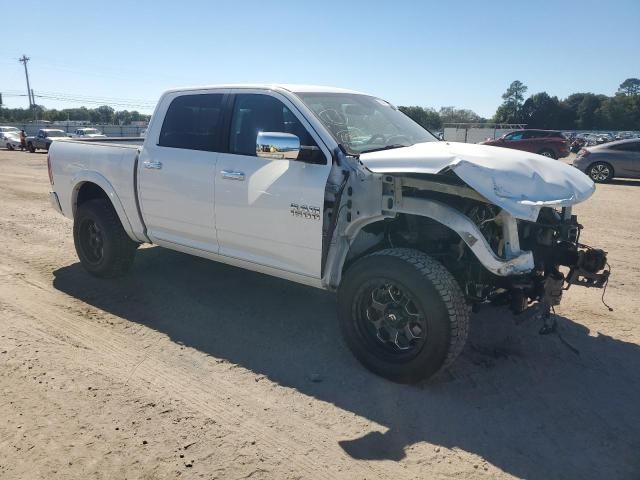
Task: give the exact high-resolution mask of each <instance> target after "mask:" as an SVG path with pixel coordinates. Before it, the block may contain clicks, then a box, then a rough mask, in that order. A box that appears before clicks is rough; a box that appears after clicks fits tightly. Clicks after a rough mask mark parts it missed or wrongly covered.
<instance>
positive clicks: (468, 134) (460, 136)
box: [444, 127, 518, 143]
mask: <svg viewBox="0 0 640 480" xmlns="http://www.w3.org/2000/svg"><path fill="white" fill-rule="evenodd" d="M517 128H518V127H514V128H478V127H444V139H445V140H447V141H449V142H462V143H478V142H482V141H483V140H486V139H487V138H498V137H500V136H502V135H504V134H505V133H509V132H511V131H513V130H516V129H517Z"/></svg>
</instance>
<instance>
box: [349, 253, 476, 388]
mask: <svg viewBox="0 0 640 480" xmlns="http://www.w3.org/2000/svg"><path fill="white" fill-rule="evenodd" d="M398 292H401V294H398ZM373 300H375V301H373ZM389 300H390V302H388V303H387V301H389ZM380 305H384V311H383V309H382V308H381V307H380ZM338 317H339V321H340V327H341V330H342V334H343V336H344V338H345V341H346V342H347V345H348V346H349V348H350V350H351V351H352V352H353V354H354V355H355V356H356V358H358V360H360V362H362V364H363V365H364V366H365V367H366V368H368V369H369V370H371V371H372V372H373V373H375V374H377V375H380V376H382V377H384V378H387V379H389V380H391V381H394V382H398V383H416V382H419V381H422V380H425V379H427V378H429V377H431V376H433V375H435V374H436V373H437V372H439V371H440V370H442V369H444V368H446V367H448V366H449V365H451V364H452V363H453V361H454V360H455V359H456V357H457V356H458V355H459V354H460V352H461V351H462V349H463V347H464V344H465V342H466V339H467V334H468V331H469V309H468V308H467V305H466V302H465V298H464V295H463V294H462V291H461V289H460V286H459V285H458V283H457V282H456V280H455V279H454V278H453V276H452V275H451V274H450V273H449V272H448V271H447V269H445V268H444V267H443V266H442V265H441V264H440V263H438V262H437V261H436V260H434V259H432V258H431V257H429V256H427V255H425V254H424V253H422V252H419V251H417V250H412V249H407V248H393V249H387V250H381V251H378V252H375V253H373V254H371V255H368V256H366V257H363V258H361V259H359V260H357V261H356V262H355V263H354V264H353V265H352V266H351V267H350V268H349V269H348V270H347V272H346V273H345V275H344V278H343V280H342V284H341V285H340V289H339V291H338ZM403 322H404V323H403ZM403 324H404V326H403ZM407 328H409V329H410V330H411V336H412V337H413V338H411V339H409V333H408V332H407V330H406V329H407ZM394 330H395V335H394V333H393V332H394ZM399 332H401V333H400V334H399Z"/></svg>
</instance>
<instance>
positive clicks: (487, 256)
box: [326, 198, 534, 289]
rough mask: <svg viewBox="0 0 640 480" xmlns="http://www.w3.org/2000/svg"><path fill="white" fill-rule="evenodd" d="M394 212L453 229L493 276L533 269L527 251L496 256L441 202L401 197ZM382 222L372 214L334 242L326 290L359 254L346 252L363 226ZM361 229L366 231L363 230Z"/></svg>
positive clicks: (474, 228) (468, 224)
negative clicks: (505, 256) (368, 218)
mask: <svg viewBox="0 0 640 480" xmlns="http://www.w3.org/2000/svg"><path fill="white" fill-rule="evenodd" d="M394 211H395V212H396V213H397V214H403V215H409V216H414V217H426V218H428V219H430V220H432V221H435V222H436V223H438V224H440V225H442V226H443V227H446V228H448V229H449V230H451V231H453V232H454V233H455V234H456V235H457V236H458V237H459V238H460V239H461V240H462V241H463V242H464V243H465V244H466V246H467V247H468V248H469V250H471V252H472V253H473V254H474V255H475V257H476V258H477V259H478V261H479V262H480V263H481V264H482V265H483V266H484V268H486V269H487V270H488V271H489V272H491V273H493V274H495V275H497V276H500V277H505V276H510V275H515V274H520V273H526V272H529V271H531V270H532V269H533V268H534V263H533V254H532V253H531V252H529V251H521V250H519V249H518V250H517V251H516V252H514V255H513V256H512V257H510V258H506V259H505V258H500V257H498V256H497V255H496V254H495V253H494V252H493V250H492V249H491V247H490V246H489V244H488V242H487V240H486V239H485V237H484V235H483V234H482V232H481V231H480V230H479V229H478V227H477V226H476V225H475V224H474V223H473V222H472V221H471V220H470V219H469V218H468V217H466V216H465V215H464V214H462V213H460V212H459V211H458V210H456V209H454V208H453V207H450V206H448V205H445V204H443V203H441V202H438V201H435V200H427V199H419V198H403V204H402V206H401V207H398V208H396V209H395V210H394ZM505 215H506V213H505ZM393 217H394V216H392V215H387V216H386V218H393ZM509 219H510V220H511V223H513V224H514V225H515V220H514V219H513V217H510V216H509V217H506V218H505V221H507V222H508V221H509ZM384 221H385V217H379V216H378V217H372V218H371V219H370V220H369V221H363V222H361V224H360V225H358V227H357V228H356V229H354V230H353V231H351V232H349V233H350V235H349V236H348V238H347V237H342V239H341V243H336V244H335V245H334V247H335V248H336V250H337V252H336V253H337V254H336V255H334V256H333V257H332V262H333V265H331V266H330V268H328V272H329V275H328V278H327V279H326V283H327V284H328V286H329V288H330V289H334V288H337V287H338V286H339V284H340V282H341V280H342V275H343V273H344V272H345V271H346V270H345V267H346V268H348V267H349V265H351V264H352V263H353V262H352V260H356V259H357V258H359V256H354V257H352V258H349V252H352V247H353V245H354V244H355V242H356V240H357V239H358V237H360V236H361V235H362V234H363V231H364V228H365V227H370V226H371V225H376V224H379V223H380V222H384ZM364 232H365V233H366V231H364ZM380 249H382V248H380ZM373 251H375V250H374V249H365V250H364V251H363V252H362V253H363V254H368V253H372V252H373ZM347 260H349V261H347Z"/></svg>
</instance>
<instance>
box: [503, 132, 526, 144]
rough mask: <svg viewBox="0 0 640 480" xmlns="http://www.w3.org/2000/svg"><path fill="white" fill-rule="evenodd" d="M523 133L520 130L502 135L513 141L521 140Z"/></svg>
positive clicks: (508, 140)
mask: <svg viewBox="0 0 640 480" xmlns="http://www.w3.org/2000/svg"><path fill="white" fill-rule="evenodd" d="M522 137H523V133H522V132H513V133H510V134H509V135H507V136H506V137H504V139H505V140H506V141H507V142H513V141H515V140H522Z"/></svg>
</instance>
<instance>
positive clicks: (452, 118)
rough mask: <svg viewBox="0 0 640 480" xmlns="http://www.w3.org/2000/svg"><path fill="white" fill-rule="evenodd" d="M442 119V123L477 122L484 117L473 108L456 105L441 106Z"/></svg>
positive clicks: (481, 120)
mask: <svg viewBox="0 0 640 480" xmlns="http://www.w3.org/2000/svg"><path fill="white" fill-rule="evenodd" d="M439 114H440V120H442V123H476V122H483V121H484V119H483V118H482V117H481V116H480V115H478V114H477V113H476V112H474V111H472V110H465V109H463V108H455V107H441V108H440V112H439Z"/></svg>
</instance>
